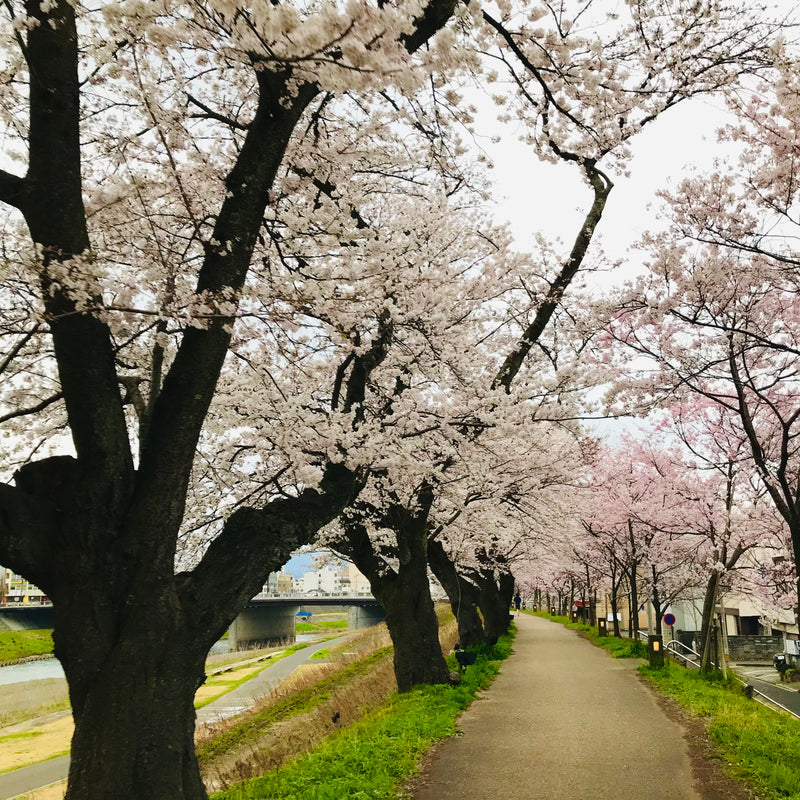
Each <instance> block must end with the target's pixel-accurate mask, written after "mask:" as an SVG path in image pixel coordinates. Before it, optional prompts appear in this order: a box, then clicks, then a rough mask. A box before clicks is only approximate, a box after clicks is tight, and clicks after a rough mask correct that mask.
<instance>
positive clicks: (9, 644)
mask: <svg viewBox="0 0 800 800" xmlns="http://www.w3.org/2000/svg"><path fill="white" fill-rule="evenodd" d="M51 633H52V631H49V630H46V631H0V663H2V662H8V661H18V660H19V659H21V658H27V657H28V656H39V655H46V654H47V653H52V652H53V637H52V636H51V635H50V634H51Z"/></svg>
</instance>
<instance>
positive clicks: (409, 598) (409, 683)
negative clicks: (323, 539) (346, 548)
mask: <svg viewBox="0 0 800 800" xmlns="http://www.w3.org/2000/svg"><path fill="white" fill-rule="evenodd" d="M373 594H374V595H375V597H376V598H377V599H378V600H379V601H380V603H381V605H382V606H383V608H384V610H385V611H386V626H387V628H388V629H389V633H390V635H391V637H392V644H393V645H394V674H395V677H396V679H397V689H398V691H400V692H408V691H410V690H411V689H412V688H413V687H414V686H416V685H417V684H420V683H427V684H436V683H447V682H448V681H449V679H450V671H449V670H448V669H447V663H446V662H445V660H444V656H443V655H442V646H441V644H440V643H439V620H438V618H437V617H436V611H435V609H434V606H433V600H431V593H430V587H429V584H428V572H427V568H425V569H419V564H414V565H411V564H406V565H403V566H401V568H400V572H399V574H398V575H397V576H396V577H394V578H392V579H390V580H382V581H379V582H378V583H377V584H376V585H375V586H373Z"/></svg>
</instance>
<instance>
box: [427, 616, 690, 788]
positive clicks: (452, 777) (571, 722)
mask: <svg viewBox="0 0 800 800" xmlns="http://www.w3.org/2000/svg"><path fill="white" fill-rule="evenodd" d="M515 622H517V637H516V640H515V642H514V652H513V654H512V655H511V657H510V658H509V659H508V660H507V661H505V662H504V664H503V667H502V670H501V672H500V674H499V675H498V676H497V678H496V679H495V681H494V683H493V684H492V686H491V687H490V689H489V690H488V691H486V692H485V693H484V694H483V696H481V697H480V698H479V699H478V700H476V701H475V702H474V703H473V704H472V705H471V706H470V707H469V709H467V711H466V712H465V713H464V714H463V715H462V717H461V718H460V720H459V728H460V730H461V735H459V736H457V737H455V738H453V739H449V740H447V741H446V742H444V743H443V744H442V745H440V746H439V747H438V748H437V749H436V750H435V751H434V753H433V754H432V756H431V757H430V760H429V762H428V765H427V768H426V769H425V770H424V771H423V773H422V775H421V776H420V777H419V780H418V782H417V783H416V784H415V785H416V789H415V790H414V792H415V793H414V795H413V796H414V798H415V800H700V794H698V792H697V791H696V790H695V788H694V785H693V780H692V769H691V764H690V761H689V755H688V749H687V745H686V742H685V740H684V737H683V730H682V729H681V727H680V725H679V724H678V723H676V722H674V721H673V720H671V719H670V718H669V717H668V716H667V715H666V714H665V713H664V712H663V711H662V710H661V708H660V707H659V706H658V704H657V703H656V700H655V698H654V696H653V695H652V694H651V692H650V691H649V690H648V689H647V687H646V686H644V685H643V684H642V682H641V681H640V680H639V678H638V676H637V674H636V669H635V668H636V663H633V661H632V660H631V659H614V658H612V657H611V656H609V655H608V654H607V653H606V652H605V651H603V650H601V649H600V648H597V647H595V646H593V645H591V644H590V643H589V642H587V641H586V640H584V639H582V638H580V637H579V636H578V635H577V634H576V633H575V632H574V631H570V630H567V629H566V628H564V627H563V626H561V625H558V624H556V623H553V622H550V621H548V620H544V619H541V618H540V617H533V616H530V615H527V614H517V616H516V618H515Z"/></svg>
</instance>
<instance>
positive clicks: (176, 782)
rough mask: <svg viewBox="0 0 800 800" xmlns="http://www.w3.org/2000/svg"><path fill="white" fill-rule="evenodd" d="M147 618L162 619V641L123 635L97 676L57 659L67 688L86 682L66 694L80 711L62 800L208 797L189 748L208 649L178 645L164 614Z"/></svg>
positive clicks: (200, 799) (76, 714)
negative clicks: (64, 795) (83, 688)
mask: <svg viewBox="0 0 800 800" xmlns="http://www.w3.org/2000/svg"><path fill="white" fill-rule="evenodd" d="M151 622H152V623H157V622H163V624H164V628H163V632H164V634H165V635H164V636H161V637H158V638H160V639H161V641H154V637H153V636H148V637H146V638H142V637H134V636H128V637H126V638H125V639H124V640H122V641H120V642H119V643H117V644H116V646H115V647H113V649H111V651H110V654H109V658H108V660H107V662H106V664H105V665H104V666H103V669H102V670H101V671H100V672H99V673H95V674H93V675H86V674H82V670H81V665H80V663H79V662H78V663H75V661H74V660H64V661H63V662H62V663H64V667H65V671H66V672H67V675H68V676H69V679H70V686H71V687H72V686H74V685H84V686H86V687H87V689H86V691H84V692H81V696H80V697H76V695H77V694H78V692H75V691H71V696H72V698H73V704H75V703H76V701H77V704H78V706H79V708H78V709H77V710H76V711H74V712H73V714H74V717H75V734H74V736H73V739H72V751H71V762H70V772H69V789H68V791H67V794H66V798H67V800H71V798H75V800H87V799H88V798H91V800H118V798H126V800H176V799H177V798H180V799H181V800H205V798H207V793H206V790H205V787H204V785H203V782H202V779H201V777H200V771H199V767H198V764H197V759H196V757H195V752H194V729H195V710H194V694H195V692H196V690H197V688H198V687H199V686H200V685H201V683H202V682H203V680H204V669H203V666H204V661H205V655H206V653H205V652H200V650H201V649H202V650H204V651H205V650H207V648H205V646H204V647H202V648H198V647H197V646H196V645H195V644H194V643H187V642H183V643H181V644H178V642H176V641H175V638H174V637H173V636H172V634H173V633H174V632H175V631H174V628H173V625H172V624H171V622H170V620H168V619H163V620H158V619H152V620H151ZM145 641H148V644H147V645H144V642H145ZM87 679H88V680H87Z"/></svg>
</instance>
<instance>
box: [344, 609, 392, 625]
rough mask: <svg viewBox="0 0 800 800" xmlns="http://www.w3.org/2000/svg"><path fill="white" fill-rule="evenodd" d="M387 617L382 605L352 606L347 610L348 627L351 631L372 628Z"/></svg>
mask: <svg viewBox="0 0 800 800" xmlns="http://www.w3.org/2000/svg"><path fill="white" fill-rule="evenodd" d="M384 619H386V612H385V611H384V610H383V607H382V606H350V609H349V611H348V612H347V627H348V629H349V630H351V631H357V630H359V629H360V628H371V627H372V626H373V625H377V624H378V623H379V622H383V620H384Z"/></svg>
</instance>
